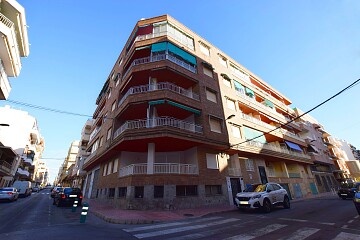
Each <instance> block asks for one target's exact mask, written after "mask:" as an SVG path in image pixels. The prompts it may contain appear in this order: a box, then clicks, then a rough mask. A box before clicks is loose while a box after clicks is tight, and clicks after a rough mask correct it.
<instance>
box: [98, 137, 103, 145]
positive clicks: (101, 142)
mask: <svg viewBox="0 0 360 240" xmlns="http://www.w3.org/2000/svg"><path fill="white" fill-rule="evenodd" d="M103 144H104V137H100V141H99V147H101V146H102V145H103Z"/></svg>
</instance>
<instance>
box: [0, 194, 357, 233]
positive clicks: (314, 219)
mask: <svg viewBox="0 0 360 240" xmlns="http://www.w3.org/2000/svg"><path fill="white" fill-rule="evenodd" d="M80 210H81V208H80V207H79V208H78V209H77V211H76V212H72V208H71V207H64V208H58V207H56V206H54V205H52V199H51V198H50V195H49V191H48V190H43V191H40V192H39V193H33V194H32V195H31V196H30V197H28V198H20V199H19V200H18V201H16V202H11V203H0V239H1V240H3V239H9V240H12V239H14V240H15V239H16V240H25V239H28V240H35V239H37V240H38V239H61V240H63V239H86V240H92V239H147V240H150V239H153V240H155V239H156V240H165V239H172V240H185V239H207V240H209V239H211V240H212V239H215V240H216V239H228V240H232V239H241V240H244V239H266V240H268V239H269V240H271V239H286V240H295V239H296V240H301V239H308V240H309V239H317V240H318V239H326V240H328V239H334V240H342V239H348V240H352V239H356V240H359V239H360V217H359V215H357V212H356V210H355V207H354V205H353V203H352V201H351V200H341V199H339V198H338V197H337V196H331V197H324V198H321V199H320V198H318V199H312V200H303V201H298V202H292V204H291V208H290V209H283V208H282V207H279V208H276V209H273V211H272V212H271V213H269V214H265V213H262V212H260V211H246V212H240V211H238V210H235V211H230V212H225V213H216V214H211V215H207V216H204V217H201V218H195V217H189V218H188V219H186V220H181V221H173V222H167V223H158V224H149V225H121V224H111V223H107V222H104V221H103V220H101V219H99V218H97V217H96V216H94V215H92V214H90V215H88V217H87V219H86V221H85V223H80Z"/></svg>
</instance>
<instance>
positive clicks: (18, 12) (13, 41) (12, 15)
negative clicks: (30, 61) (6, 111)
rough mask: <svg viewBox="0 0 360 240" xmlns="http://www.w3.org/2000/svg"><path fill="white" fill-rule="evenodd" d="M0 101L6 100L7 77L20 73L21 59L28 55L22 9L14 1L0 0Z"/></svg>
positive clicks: (27, 41)
mask: <svg viewBox="0 0 360 240" xmlns="http://www.w3.org/2000/svg"><path fill="white" fill-rule="evenodd" d="M0 33H1V38H0V100H4V99H7V98H8V96H9V94H10V91H11V85H10V82H9V79H8V77H17V76H19V74H20V71H21V59H20V58H21V57H27V56H28V55H29V40H28V34H27V25H26V19H25V10H24V8H23V7H22V6H21V5H20V4H19V3H18V2H17V1H15V0H0Z"/></svg>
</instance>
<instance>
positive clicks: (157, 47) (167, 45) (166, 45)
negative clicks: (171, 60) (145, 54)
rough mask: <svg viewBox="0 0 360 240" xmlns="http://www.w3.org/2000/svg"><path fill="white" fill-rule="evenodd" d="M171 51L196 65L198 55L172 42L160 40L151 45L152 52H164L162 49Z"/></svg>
mask: <svg viewBox="0 0 360 240" xmlns="http://www.w3.org/2000/svg"><path fill="white" fill-rule="evenodd" d="M166 50H168V51H170V52H172V53H174V54H175V55H177V56H179V57H181V58H182V59H184V60H186V61H188V62H189V63H191V64H193V65H196V57H194V56H193V55H191V54H190V53H188V52H186V51H184V50H182V49H181V48H179V47H177V46H176V45H174V44H172V43H171V42H159V43H154V44H152V45H151V52H162V51H166Z"/></svg>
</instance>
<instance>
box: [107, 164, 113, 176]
mask: <svg viewBox="0 0 360 240" xmlns="http://www.w3.org/2000/svg"><path fill="white" fill-rule="evenodd" d="M112 166H113V162H112V161H111V162H109V163H108V169H107V175H109V174H111V173H112Z"/></svg>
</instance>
